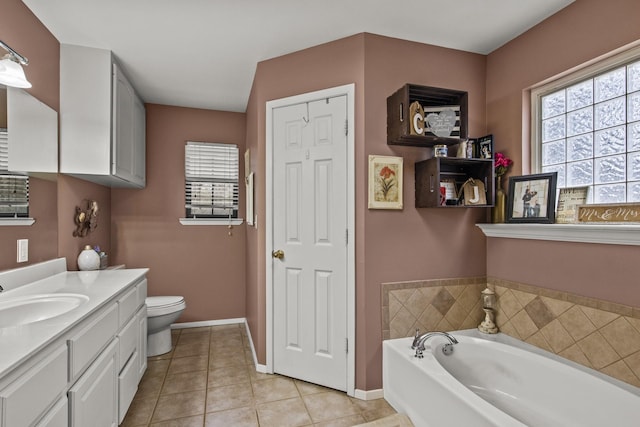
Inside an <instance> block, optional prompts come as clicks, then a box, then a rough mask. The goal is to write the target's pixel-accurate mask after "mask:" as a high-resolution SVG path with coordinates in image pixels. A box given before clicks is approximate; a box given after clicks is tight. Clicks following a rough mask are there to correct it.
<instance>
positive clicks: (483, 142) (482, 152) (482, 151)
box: [478, 135, 493, 159]
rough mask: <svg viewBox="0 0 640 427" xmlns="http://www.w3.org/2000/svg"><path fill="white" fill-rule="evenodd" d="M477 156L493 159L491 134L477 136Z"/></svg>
mask: <svg viewBox="0 0 640 427" xmlns="http://www.w3.org/2000/svg"><path fill="white" fill-rule="evenodd" d="M478 157H479V158H481V159H493V135H487V136H483V137H482V138H478Z"/></svg>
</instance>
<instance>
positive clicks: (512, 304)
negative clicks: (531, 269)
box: [487, 277, 640, 387]
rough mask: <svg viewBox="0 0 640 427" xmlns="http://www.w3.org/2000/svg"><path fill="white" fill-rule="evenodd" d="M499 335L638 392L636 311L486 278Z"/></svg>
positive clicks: (639, 312) (639, 314)
mask: <svg viewBox="0 0 640 427" xmlns="http://www.w3.org/2000/svg"><path fill="white" fill-rule="evenodd" d="M487 283H488V284H489V286H490V287H491V288H493V289H494V290H495V292H496V295H497V306H498V309H497V312H496V324H497V325H498V328H499V329H500V331H501V332H503V333H505V334H507V335H510V336H512V337H514V338H517V339H519V340H522V341H524V342H527V343H529V344H532V345H535V346H537V347H540V348H543V349H545V350H547V351H550V352H552V353H555V354H557V355H559V356H562V357H564V358H566V359H569V360H572V361H574V362H576V363H579V364H581V365H584V366H587V367H589V368H592V369H595V370H597V371H600V372H602V373H604V374H607V375H609V376H612V377H614V378H617V379H619V380H621V381H624V382H627V383H629V384H632V385H634V386H636V387H640V309H638V308H636V307H630V306H626V305H622V304H615V303H611V302H608V301H602V300H597V299H594V298H587V297H582V296H578V295H574V294H569V293H564V292H558V291H552V290H548V289H544V288H539V287H536V286H531V285H525V284H522V283H515V282H509V281H506V280H502V279H496V278H491V277H490V278H488V279H487Z"/></svg>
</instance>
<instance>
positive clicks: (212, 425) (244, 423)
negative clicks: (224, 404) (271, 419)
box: [204, 407, 258, 427]
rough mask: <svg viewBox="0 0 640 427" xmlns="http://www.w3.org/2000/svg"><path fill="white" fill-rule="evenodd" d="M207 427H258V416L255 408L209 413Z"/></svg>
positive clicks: (205, 424)
mask: <svg viewBox="0 0 640 427" xmlns="http://www.w3.org/2000/svg"><path fill="white" fill-rule="evenodd" d="M204 426H205V427H231V426H233V427H258V415H257V413H256V409H255V408H253V407H248V408H236V409H229V410H226V411H219V412H211V413H208V414H207V415H206V417H205V421H204Z"/></svg>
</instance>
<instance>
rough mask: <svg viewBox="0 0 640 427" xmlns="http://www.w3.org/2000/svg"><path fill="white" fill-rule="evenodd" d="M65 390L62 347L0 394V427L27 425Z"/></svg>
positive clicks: (64, 347)
mask: <svg viewBox="0 0 640 427" xmlns="http://www.w3.org/2000/svg"><path fill="white" fill-rule="evenodd" d="M66 388H67V347H66V346H65V345H62V346H60V347H58V348H57V349H56V350H54V351H53V352H51V354H49V355H48V356H47V357H45V358H44V359H43V360H42V361H40V362H38V363H37V364H36V365H35V366H34V367H32V368H30V369H29V370H27V371H26V372H25V373H24V374H23V375H21V376H20V377H19V378H18V379H17V380H15V381H14V382H13V383H11V384H10V385H9V386H8V387H6V388H5V389H3V390H2V391H0V402H1V403H2V415H3V421H4V422H3V424H2V425H3V427H13V426H28V425H32V424H33V422H34V421H35V420H36V419H38V417H40V415H42V413H43V412H44V410H45V409H47V407H48V406H49V405H51V404H52V403H53V402H54V401H55V400H56V399H57V398H58V397H59V396H60V394H61V393H63V392H64V391H65V389H66Z"/></svg>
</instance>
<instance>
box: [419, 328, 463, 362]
mask: <svg viewBox="0 0 640 427" xmlns="http://www.w3.org/2000/svg"><path fill="white" fill-rule="evenodd" d="M437 336H441V337H445V338H446V339H447V340H448V341H449V343H448V344H445V348H443V351H444V352H445V354H450V352H451V351H452V350H453V345H454V344H458V340H457V339H456V338H455V337H454V336H453V335H451V334H449V333H447V332H427V333H424V334H422V335H420V336H419V337H416V338H415V339H414V340H413V343H414V344H413V346H412V347H411V348H413V349H415V351H416V354H415V357H418V358H422V357H423V352H424V350H425V348H424V343H425V342H426V341H427V340H428V339H429V338H431V337H437Z"/></svg>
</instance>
